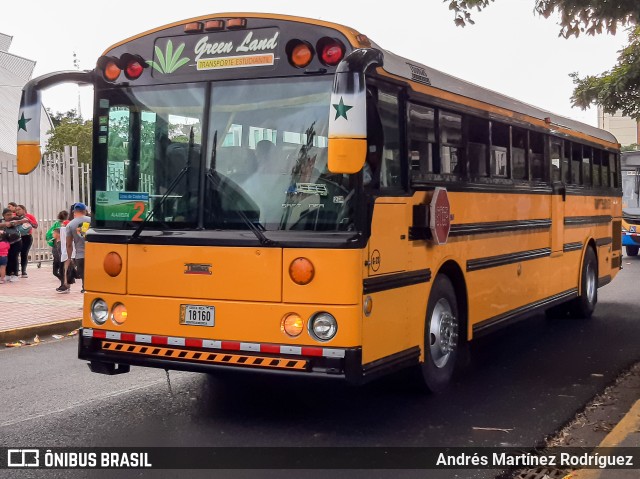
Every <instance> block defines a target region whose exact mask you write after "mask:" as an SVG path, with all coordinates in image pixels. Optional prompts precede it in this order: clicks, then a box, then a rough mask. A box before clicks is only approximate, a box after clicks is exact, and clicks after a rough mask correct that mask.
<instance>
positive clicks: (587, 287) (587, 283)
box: [570, 248, 598, 319]
mask: <svg viewBox="0 0 640 479" xmlns="http://www.w3.org/2000/svg"><path fill="white" fill-rule="evenodd" d="M597 302H598V258H597V257H596V253H595V251H593V248H587V251H586V252H585V254H584V260H583V262H582V275H581V278H580V296H578V297H577V298H576V299H574V300H573V301H572V303H571V310H570V311H571V316H572V317H574V318H585V319H588V318H590V317H591V315H592V314H593V311H594V310H595V309H596V303H597Z"/></svg>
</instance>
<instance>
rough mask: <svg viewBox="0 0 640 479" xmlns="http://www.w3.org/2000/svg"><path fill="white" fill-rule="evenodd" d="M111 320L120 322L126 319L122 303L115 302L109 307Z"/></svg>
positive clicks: (125, 310)
mask: <svg viewBox="0 0 640 479" xmlns="http://www.w3.org/2000/svg"><path fill="white" fill-rule="evenodd" d="M111 320H112V321H113V322H114V323H116V324H122V323H124V322H125V321H126V320H127V308H126V307H125V305H124V304H122V303H116V304H114V305H113V308H112V309H111Z"/></svg>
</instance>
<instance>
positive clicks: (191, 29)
mask: <svg viewBox="0 0 640 479" xmlns="http://www.w3.org/2000/svg"><path fill="white" fill-rule="evenodd" d="M203 28H204V24H203V23H202V22H191V23H187V24H186V25H185V26H184V33H200V32H201V31H202V29H203Z"/></svg>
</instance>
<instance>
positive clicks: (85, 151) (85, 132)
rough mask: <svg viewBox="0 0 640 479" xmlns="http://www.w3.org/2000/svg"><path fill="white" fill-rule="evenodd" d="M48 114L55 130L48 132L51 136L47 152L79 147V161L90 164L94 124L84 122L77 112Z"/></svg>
mask: <svg viewBox="0 0 640 479" xmlns="http://www.w3.org/2000/svg"><path fill="white" fill-rule="evenodd" d="M48 113H49V116H50V117H51V122H52V123H53V129H52V130H49V131H48V132H47V133H48V134H49V135H51V136H50V137H49V141H48V142H47V147H46V150H45V152H46V153H53V152H62V151H63V150H64V147H65V146H77V147H78V161H79V162H80V163H90V162H91V148H92V135H93V122H92V121H91V120H87V121H84V120H83V119H82V118H80V117H78V116H77V114H76V111H75V110H69V111H67V112H65V113H60V112H57V113H55V114H52V113H51V111H49V112H48Z"/></svg>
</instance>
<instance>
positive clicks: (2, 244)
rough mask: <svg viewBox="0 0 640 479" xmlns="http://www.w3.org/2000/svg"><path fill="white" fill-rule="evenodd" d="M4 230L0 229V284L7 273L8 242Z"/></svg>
mask: <svg viewBox="0 0 640 479" xmlns="http://www.w3.org/2000/svg"><path fill="white" fill-rule="evenodd" d="M6 236H7V235H6V234H5V233H4V231H0V284H2V283H4V278H5V276H6V273H7V263H8V262H9V248H10V245H9V242H8V241H7V239H6Z"/></svg>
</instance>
